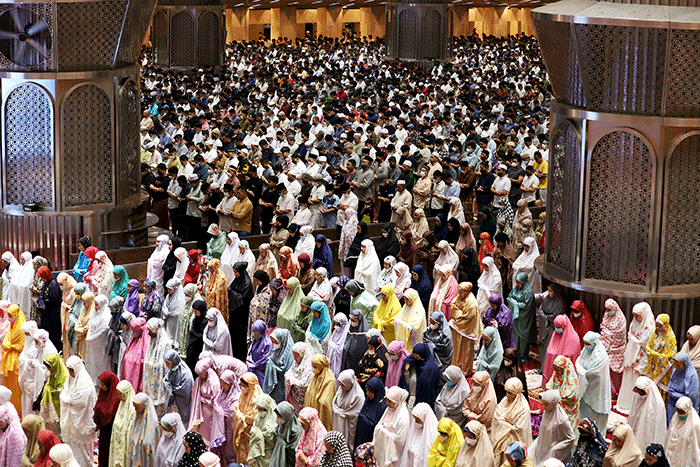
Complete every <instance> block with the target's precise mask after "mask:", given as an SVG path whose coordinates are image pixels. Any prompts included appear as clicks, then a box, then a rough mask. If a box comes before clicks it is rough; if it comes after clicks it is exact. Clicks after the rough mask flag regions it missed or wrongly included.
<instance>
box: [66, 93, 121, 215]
mask: <svg viewBox="0 0 700 467" xmlns="http://www.w3.org/2000/svg"><path fill="white" fill-rule="evenodd" d="M62 124H63V161H62V165H63V178H62V186H63V205H64V206H66V207H70V206H81V205H89V204H102V203H112V202H113V201H114V199H113V196H112V178H113V176H112V170H113V161H112V159H113V156H112V109H111V104H110V101H109V97H108V96H107V94H106V93H105V92H104V91H103V90H102V89H100V88H99V87H97V86H95V85H93V84H85V85H82V86H80V87H78V88H76V89H74V90H73V91H72V92H71V93H70V94H69V95H68V97H67V98H66V100H65V103H64V106H63V122H62Z"/></svg>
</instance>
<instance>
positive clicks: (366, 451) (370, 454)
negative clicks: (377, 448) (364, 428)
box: [354, 443, 377, 467]
mask: <svg viewBox="0 0 700 467" xmlns="http://www.w3.org/2000/svg"><path fill="white" fill-rule="evenodd" d="M354 456H355V465H356V466H358V465H360V466H362V467H377V461H376V460H375V458H374V444H372V443H363V444H360V445H359V446H357V449H355V454H354Z"/></svg>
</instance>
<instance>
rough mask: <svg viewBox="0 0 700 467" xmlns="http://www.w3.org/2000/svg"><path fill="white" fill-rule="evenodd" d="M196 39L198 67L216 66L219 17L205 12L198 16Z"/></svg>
mask: <svg viewBox="0 0 700 467" xmlns="http://www.w3.org/2000/svg"><path fill="white" fill-rule="evenodd" d="M197 37H198V40H197V44H198V52H199V66H205V67H206V66H214V65H217V64H218V63H219V56H220V54H221V50H220V44H221V33H220V32H219V17H218V16H216V14H215V13H214V12H211V11H205V12H204V13H202V14H201V15H200V16H199V25H198V27H197Z"/></svg>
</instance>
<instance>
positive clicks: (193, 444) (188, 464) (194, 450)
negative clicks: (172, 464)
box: [177, 431, 207, 467]
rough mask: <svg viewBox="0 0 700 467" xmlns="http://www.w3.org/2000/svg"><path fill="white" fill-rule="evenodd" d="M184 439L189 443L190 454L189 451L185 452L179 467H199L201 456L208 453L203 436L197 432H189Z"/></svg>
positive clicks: (178, 464)
mask: <svg viewBox="0 0 700 467" xmlns="http://www.w3.org/2000/svg"><path fill="white" fill-rule="evenodd" d="M182 439H183V441H184V442H185V443H187V447H189V448H190V452H189V454H188V453H187V451H185V453H184V454H183V455H182V458H181V459H180V462H178V463H177V467H199V456H201V455H202V454H204V453H205V452H206V451H207V446H206V444H204V439H203V438H202V435H200V434H199V433H197V432H195V431H188V432H187V433H185V436H183V438H182Z"/></svg>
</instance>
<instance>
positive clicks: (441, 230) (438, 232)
mask: <svg viewBox="0 0 700 467" xmlns="http://www.w3.org/2000/svg"><path fill="white" fill-rule="evenodd" d="M437 220H438V221H439V222H437V223H436V224H435V228H434V229H433V235H435V238H436V239H437V240H438V241H441V240H444V239H445V237H447V215H446V214H445V213H444V212H439V213H438V215H437Z"/></svg>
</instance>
